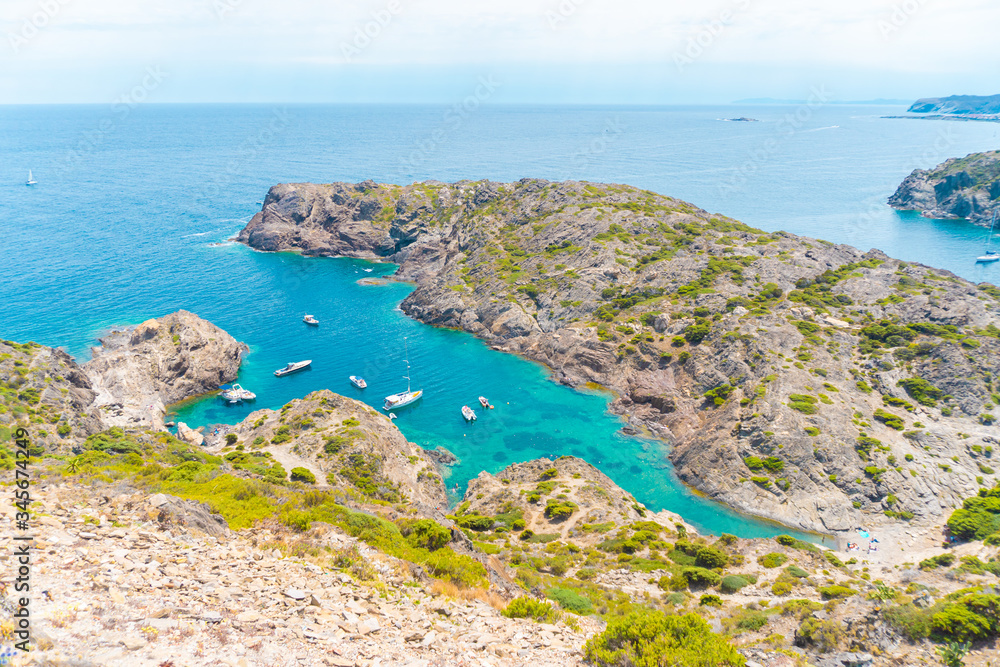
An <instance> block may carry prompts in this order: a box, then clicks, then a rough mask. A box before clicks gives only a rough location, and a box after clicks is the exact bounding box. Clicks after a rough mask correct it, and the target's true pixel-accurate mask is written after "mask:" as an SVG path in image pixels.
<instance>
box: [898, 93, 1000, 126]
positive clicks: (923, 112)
mask: <svg viewBox="0 0 1000 667" xmlns="http://www.w3.org/2000/svg"><path fill="white" fill-rule="evenodd" d="M906 111H907V113H910V114H919V115H915V116H884V118H925V119H933V120H972V121H991V122H995V121H1000V95H951V96H948V97H925V98H921V99H919V100H917V101H916V102H914V103H913V104H911V105H910V108H909V109H907V110H906Z"/></svg>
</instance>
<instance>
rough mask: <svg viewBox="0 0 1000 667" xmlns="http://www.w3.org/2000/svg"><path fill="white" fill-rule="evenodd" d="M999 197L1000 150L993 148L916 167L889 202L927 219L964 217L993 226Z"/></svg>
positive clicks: (981, 224) (984, 225)
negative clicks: (932, 164) (925, 166)
mask: <svg viewBox="0 0 1000 667" xmlns="http://www.w3.org/2000/svg"><path fill="white" fill-rule="evenodd" d="M998 198H1000V151H989V152H986V153H971V154H969V155H966V156H965V157H963V158H951V159H949V160H946V161H945V162H943V163H941V164H939V165H937V166H936V167H934V168H932V169H916V170H914V171H913V173H911V174H910V175H909V176H907V177H906V179H905V180H904V181H903V182H902V183H901V184H900V185H899V187H898V188H897V189H896V192H894V193H893V194H892V196H891V197H889V205H890V206H892V207H893V208H896V209H899V210H904V211H919V212H920V214H921V215H923V216H924V217H926V218H936V219H942V220H945V219H953V218H964V219H967V220H968V221H969V222H971V223H973V224H975V225H979V226H982V227H989V226H990V222H991V220H992V217H993V213H994V211H996V210H997V199H998Z"/></svg>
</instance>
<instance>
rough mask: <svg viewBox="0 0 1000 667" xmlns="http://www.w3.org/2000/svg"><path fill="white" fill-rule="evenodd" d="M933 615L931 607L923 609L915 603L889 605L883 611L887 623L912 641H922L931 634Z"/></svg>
mask: <svg viewBox="0 0 1000 667" xmlns="http://www.w3.org/2000/svg"><path fill="white" fill-rule="evenodd" d="M933 616H934V613H933V611H931V610H930V609H921V608H920V607H917V606H915V605H913V604H903V605H898V606H895V607H888V608H886V609H884V610H883V611H882V618H884V619H885V621H886V623H888V624H889V625H890V626H892V627H893V628H894V629H895V630H896V631H897V632H899V634H901V635H903V636H904V637H906V638H907V639H909V640H910V641H920V640H921V639H927V638H928V637H929V636H930V634H931V629H932V627H931V619H932V618H933Z"/></svg>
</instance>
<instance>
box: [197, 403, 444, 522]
mask: <svg viewBox="0 0 1000 667" xmlns="http://www.w3.org/2000/svg"><path fill="white" fill-rule="evenodd" d="M227 435H233V436H235V437H236V440H235V442H234V443H233V444H232V445H230V444H228V443H227V442H226V440H225V439H223V438H218V439H215V440H213V441H212V442H211V443H210V444H211V447H210V451H213V452H216V453H219V454H222V455H224V456H225V457H226V459H227V460H229V461H231V462H232V463H233V464H234V465H236V466H239V467H246V468H248V469H255V468H256V467H258V466H261V467H262V468H261V469H266V468H267V467H271V468H272V469H273V470H275V471H276V474H278V475H279V476H281V477H284V476H286V475H287V474H288V473H290V472H291V471H292V470H293V469H295V468H304V469H306V470H308V471H309V472H310V473H311V474H312V475H313V476H314V477H315V480H314V482H313V483H315V484H316V485H317V486H318V487H321V488H322V487H327V488H328V487H329V486H333V487H335V488H338V489H341V490H343V491H344V492H345V493H346V494H348V495H351V496H358V497H362V498H365V499H366V500H368V501H374V502H401V501H402V499H404V498H405V499H407V500H408V502H409V504H410V505H411V506H413V507H415V508H418V509H419V510H420V511H421V512H423V513H424V514H425V515H427V516H439V517H441V516H444V514H443V512H442V511H440V510H439V508H441V509H443V508H446V507H447V505H448V499H447V496H446V495H445V489H444V483H443V482H442V481H441V475H440V473H439V472H438V468H437V463H436V461H435V459H434V457H433V456H432V455H431V454H430V453H429V452H427V451H425V450H423V449H422V448H420V447H418V446H417V445H415V444H413V443H411V442H408V441H407V440H406V438H405V437H404V436H403V434H402V433H401V432H400V431H399V429H398V428H396V426H395V424H393V423H392V422H391V421H390V420H389V419H388V418H387V417H386V416H385V415H383V414H381V413H379V412H377V411H375V410H373V409H372V408H371V407H369V406H368V405H366V404H364V403H362V402H361V401H356V400H354V399H351V398H347V397H345V396H340V395H338V394H335V393H333V392H332V391H329V390H322V391H315V392H313V393H311V394H309V395H307V396H306V397H304V398H300V399H295V400H293V401H292V402H290V403H289V404H288V405H286V406H285V407H284V408H282V409H281V410H257V411H255V412H252V413H250V414H249V415H247V417H246V418H245V419H244V420H243V421H241V422H240V423H239V424H237V425H236V426H234V427H232V428H231V429H230V430H229V433H228V434H227ZM234 447H242V448H244V449H245V453H244V452H241V451H239V450H236V449H234ZM445 451H447V450H445ZM276 464H277V467H276V468H275V465H276Z"/></svg>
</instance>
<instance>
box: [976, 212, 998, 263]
mask: <svg viewBox="0 0 1000 667" xmlns="http://www.w3.org/2000/svg"><path fill="white" fill-rule="evenodd" d="M996 224H997V212H996V209H994V210H993V219H992V220H991V221H990V233H989V234H987V235H986V254H985V255H983V256H982V257H976V264H989V263H990V262H1000V251H997V250H990V242H992V241H993V227H994V226H996Z"/></svg>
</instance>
